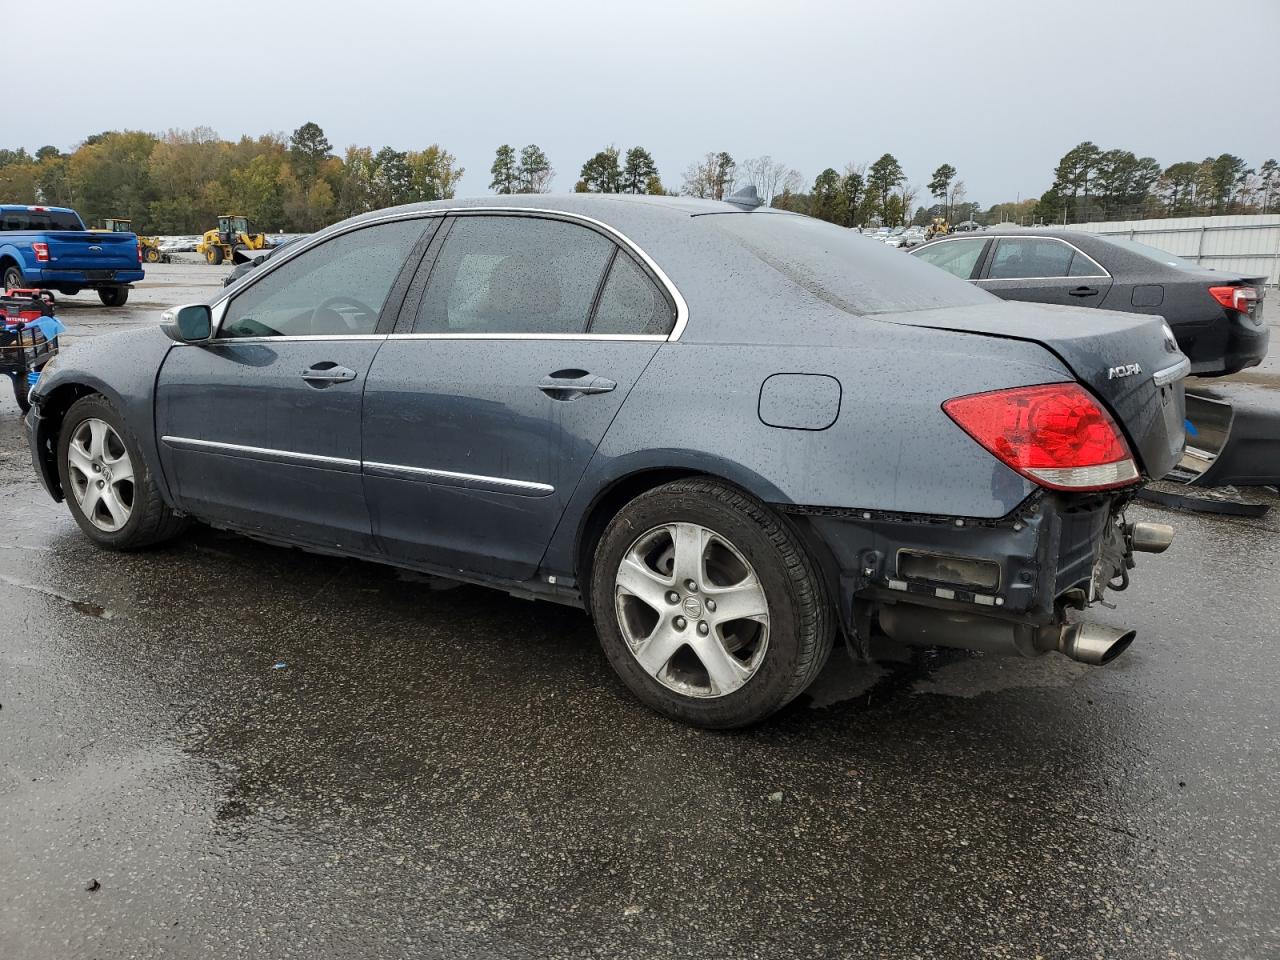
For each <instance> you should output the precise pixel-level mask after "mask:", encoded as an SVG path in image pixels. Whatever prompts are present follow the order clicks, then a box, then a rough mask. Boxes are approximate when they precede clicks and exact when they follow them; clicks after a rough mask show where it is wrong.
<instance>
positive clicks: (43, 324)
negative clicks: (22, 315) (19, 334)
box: [5, 317, 67, 340]
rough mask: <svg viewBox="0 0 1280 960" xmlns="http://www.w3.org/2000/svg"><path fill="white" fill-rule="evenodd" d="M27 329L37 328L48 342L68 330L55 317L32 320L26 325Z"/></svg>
mask: <svg viewBox="0 0 1280 960" xmlns="http://www.w3.org/2000/svg"><path fill="white" fill-rule="evenodd" d="M5 326H9V324H7V323H6V324H5ZM25 327H26V329H28V330H30V329H31V328H32V327H35V328H36V329H37V330H39V331H40V332H41V333H43V334H44V338H45V339H46V340H52V339H53V338H54V337H56V336H57V335H58V334H60V333H62V331H64V330H66V329H67V328H66V327H64V326H63V325H62V323H61V322H60V321H59V320H57V319H56V318H54V317H41V318H40V319H39V320H32V321H30V322H28V323H27V324H25Z"/></svg>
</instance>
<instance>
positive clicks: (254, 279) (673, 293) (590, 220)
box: [208, 205, 689, 343]
mask: <svg viewBox="0 0 1280 960" xmlns="http://www.w3.org/2000/svg"><path fill="white" fill-rule="evenodd" d="M455 213H494V214H507V213H517V214H543V215H547V216H552V217H556V218H558V219H563V220H569V221H574V222H577V223H581V224H588V225H590V226H593V227H596V228H597V229H599V230H601V231H603V232H604V233H605V234H607V235H608V236H610V237H612V238H613V240H614V242H615V243H617V244H619V245H620V246H622V247H625V248H626V249H627V250H630V251H631V253H633V254H634V255H635V256H636V257H638V258H639V259H640V261H641V262H643V263H644V265H645V266H647V267H648V268H649V269H650V270H651V271H652V272H653V275H654V276H655V277H657V278H658V282H659V283H661V284H662V286H663V287H665V288H666V291H667V293H668V294H669V295H670V297H671V300H672V302H674V303H675V305H676V319H675V323H674V324H673V325H672V327H671V332H670V333H669V334H666V335H665V336H656V337H653V338H652V339H655V340H671V341H676V340H679V339H680V336H681V334H683V333H684V329H685V327H686V326H688V323H689V305H688V304H687V303H686V302H685V299H684V296H683V295H682V294H681V293H680V290H679V288H678V287H677V286H676V285H675V284H674V283H673V282H672V280H671V278H670V277H668V276H667V274H666V272H665V271H664V270H663V269H662V268H661V267H660V266H658V264H657V263H656V262H655V261H654V259H653V257H651V256H649V254H648V253H646V252H645V251H644V249H643V248H642V247H641V246H640V245H639V244H638V243H636V242H635V241H634V240H632V239H631V238H630V237H628V236H627V235H626V234H624V233H623V232H622V231H620V230H618V229H617V228H616V227H612V226H610V225H609V224H607V223H605V222H604V221H602V220H597V219H596V218H595V217H588V216H586V215H585V214H581V213H573V212H572V211H569V210H554V209H550V208H547V207H488V206H467V205H463V206H457V207H439V208H433V209H431V210H409V211H402V212H400V213H390V214H386V215H384V216H381V217H372V218H370V219H368V220H360V221H358V222H356V223H352V224H350V225H349V226H347V227H346V228H344V229H342V230H336V231H334V232H332V233H320V234H317V235H316V236H314V237H312V238H310V239H308V240H302V241H299V242H298V243H296V244H294V245H293V246H292V247H291V248H290V249H289V250H288V251H287V252H286V253H285V254H284V256H283V257H281V258H280V259H278V260H277V258H276V257H272V258H271V259H270V260H268V261H267V262H266V263H264V264H263V265H262V266H261V267H259V268H258V269H257V270H255V271H254V272H253V273H251V274H249V282H248V283H246V284H245V285H244V286H243V287H238V288H237V289H236V291H235V292H236V295H237V296H238V295H239V294H241V293H243V292H244V291H245V290H248V289H249V288H250V287H252V286H253V285H254V284H255V283H258V282H259V281H261V280H262V279H263V278H265V277H268V276H270V275H271V274H272V273H273V272H274V271H275V270H277V269H279V268H280V267H281V266H283V265H284V264H286V263H288V262H289V261H290V260H292V259H293V258H294V257H296V256H299V255H300V254H303V253H305V252H306V251H308V250H310V249H311V248H312V247H314V246H316V245H318V244H321V243H324V242H326V241H328V240H332V239H333V238H334V237H340V236H343V235H344V234H348V233H351V232H352V231H353V230H361V229H363V228H365V227H372V226H376V225H377V224H381V223H392V222H394V221H396V220H413V219H423V220H425V219H427V218H429V217H444V216H448V215H450V214H455ZM230 300H231V294H230V293H229V292H228V293H223V294H222V295H221V296H219V297H218V298H217V299H216V300H214V302H213V305H212V307H213V312H214V317H213V319H214V326H213V328H214V330H215V331H216V330H218V329H219V328H220V327H221V325H222V320H223V317H224V316H225V315H226V308H227V304H228V303H229V302H230ZM392 336H396V337H400V336H407V335H406V334H393V335H392ZM445 336H454V335H453V334H446V335H445ZM467 336H470V335H467ZM504 336H505V335H504ZM534 336H538V337H544V336H552V335H551V334H535V335H534ZM556 336H563V337H565V338H567V339H575V340H576V339H599V338H602V337H605V336H607V335H606V334H595V335H594V336H592V335H591V334H587V333H583V334H582V335H581V336H579V335H577V334H558V335H556ZM247 339H250V338H248V337H244V338H240V337H222V338H218V337H215V338H214V339H212V340H210V341H208V342H210V343H222V342H229V341H233V340H239V341H241V342H243V341H244V340H247ZM254 339H258V338H254ZM260 339H262V340H280V339H283V338H281V337H263V338H260ZM339 339H345V338H339ZM645 339H649V337H646V338H645Z"/></svg>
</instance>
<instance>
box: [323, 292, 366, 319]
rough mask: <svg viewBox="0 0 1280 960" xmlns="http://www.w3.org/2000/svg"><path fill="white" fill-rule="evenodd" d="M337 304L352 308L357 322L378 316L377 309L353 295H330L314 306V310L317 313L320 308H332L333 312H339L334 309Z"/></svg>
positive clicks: (339, 311)
mask: <svg viewBox="0 0 1280 960" xmlns="http://www.w3.org/2000/svg"><path fill="white" fill-rule="evenodd" d="M338 305H342V306H347V307H352V308H354V309H355V312H356V317H355V318H354V319H355V320H356V321H357V322H359V321H361V320H364V319H366V318H367V319H370V320H376V319H377V318H378V311H377V310H375V309H373V307H371V306H369V305H368V304H367V303H361V302H360V301H359V300H357V299H356V298H355V297H344V296H336V297H330V298H329V299H328V300H326V301H324V303H322V304H320V306H318V307H316V309H315V312H316V313H319V312H320V311H321V310H333V311H334V312H335V313H341V312H342V311H341V310H336V309H334V308H335V307H336V306H338Z"/></svg>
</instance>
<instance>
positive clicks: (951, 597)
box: [790, 491, 1173, 663]
mask: <svg viewBox="0 0 1280 960" xmlns="http://www.w3.org/2000/svg"><path fill="white" fill-rule="evenodd" d="M1131 498H1132V495H1131V494H1130V493H1126V494H1123V495H1116V494H1114V493H1107V494H1064V493H1052V492H1048V491H1044V492H1041V493H1037V494H1036V495H1034V496H1032V497H1030V498H1029V499H1028V500H1027V501H1026V502H1024V503H1023V504H1022V505H1021V507H1019V509H1018V510H1016V511H1014V512H1013V513H1011V514H1009V515H1008V516H1006V517H1003V518H1000V519H998V520H972V519H965V518H955V517H928V516H912V515H904V514H891V513H883V512H877V511H859V510H831V509H823V508H799V509H793V510H791V511H790V512H791V514H792V516H793V517H794V518H795V520H796V522H797V523H798V524H800V525H802V526H803V527H805V528H806V529H807V531H808V534H809V535H810V536H811V537H812V538H813V539H815V540H816V541H818V542H819V543H821V544H822V545H824V546H825V548H826V552H827V553H828V555H829V556H830V557H831V558H832V561H833V564H834V567H835V569H834V571H833V580H835V581H836V582H837V588H836V590H837V595H838V601H839V609H840V616H841V621H842V624H843V626H844V628H845V630H846V632H847V633H848V635H849V636H851V637H854V638H857V640H858V641H859V643H860V644H862V645H863V647H864V652H865V644H866V642H867V640H868V638H869V636H870V633H871V630H872V628H873V626H875V627H878V628H879V629H880V630H882V631H883V632H885V633H887V634H889V635H890V636H891V637H892V638H893V639H895V640H898V641H900V642H905V643H917V644H926V645H936V646H955V647H964V648H968V649H975V650H984V651H988V652H995V653H1014V654H1021V655H1024V656H1034V655H1037V654H1040V653H1044V652H1047V651H1049V650H1054V649H1057V650H1059V651H1061V652H1063V653H1065V654H1067V655H1068V656H1071V657H1072V658H1073V659H1078V660H1083V661H1085V662H1090V663H1102V662H1106V661H1107V660H1110V659H1112V658H1114V656H1116V655H1118V654H1119V653H1120V652H1122V651H1123V649H1124V647H1126V646H1128V643H1129V641H1131V640H1132V639H1133V636H1132V634H1131V633H1129V632H1127V631H1113V633H1114V635H1112V636H1109V637H1102V636H1101V635H1099V634H1097V632H1096V629H1097V628H1092V627H1088V626H1087V625H1084V626H1082V625H1076V624H1069V623H1068V621H1067V617H1066V612H1067V610H1069V609H1076V610H1083V609H1085V608H1086V607H1088V606H1089V605H1090V604H1092V603H1095V602H1098V601H1100V600H1102V599H1103V596H1104V594H1105V592H1106V591H1107V590H1108V589H1111V590H1123V589H1125V587H1127V586H1128V582H1129V570H1130V569H1132V568H1133V566H1134V560H1133V554H1134V552H1135V551H1136V552H1153V553H1158V552H1161V551H1163V550H1164V549H1165V548H1166V547H1167V546H1168V545H1169V543H1170V542H1171V540H1172V537H1173V531H1172V528H1169V527H1166V526H1164V525H1162V524H1136V525H1134V524H1128V523H1126V522H1125V519H1124V510H1125V507H1126V506H1127V505H1128V503H1129V501H1130V499H1131Z"/></svg>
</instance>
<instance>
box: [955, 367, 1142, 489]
mask: <svg viewBox="0 0 1280 960" xmlns="http://www.w3.org/2000/svg"><path fill="white" fill-rule="evenodd" d="M942 409H943V410H945V411H946V413H947V416H949V417H950V418H951V419H952V420H954V421H955V422H956V423H957V424H959V426H960V428H961V429H962V430H964V432H965V433H967V434H969V436H971V437H973V439H975V440H977V441H978V443H980V444H982V446H984V447H986V448H987V450H989V451H991V453H993V454H994V455H995V456H996V457H997V458H998V459H999V460H1000V461H1001V462H1002V463H1004V464H1006V465H1007V466H1009V467H1011V468H1012V469H1014V470H1017V471H1018V473H1020V474H1022V475H1023V476H1024V477H1027V478H1028V479H1030V480H1033V481H1034V482H1036V483H1038V484H1040V485H1041V486H1042V487H1049V488H1050V489H1053V490H1106V489H1109V488H1111V487H1122V486H1124V485H1125V484H1129V483H1133V482H1134V481H1135V480H1137V479H1138V467H1137V464H1135V463H1134V460H1133V454H1131V453H1130V452H1129V445H1128V444H1127V443H1126V442H1125V439H1124V437H1123V436H1122V435H1121V433H1120V428H1119V427H1117V426H1116V422H1115V421H1114V420H1112V419H1111V415H1110V414H1109V413H1107V411H1106V410H1104V409H1103V407H1102V405H1101V404H1100V403H1098V401H1097V400H1095V399H1094V398H1093V396H1092V394H1090V393H1089V391H1087V390H1086V389H1085V388H1084V387H1082V386H1080V384H1078V383H1046V384H1044V385H1042V386H1038V387H1014V388H1012V389H1010V390H993V391H992V392H990V393H974V394H970V395H969V396H967V397H956V398H955V399H953V400H948V401H947V402H946V403H944V404H943V405H942Z"/></svg>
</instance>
